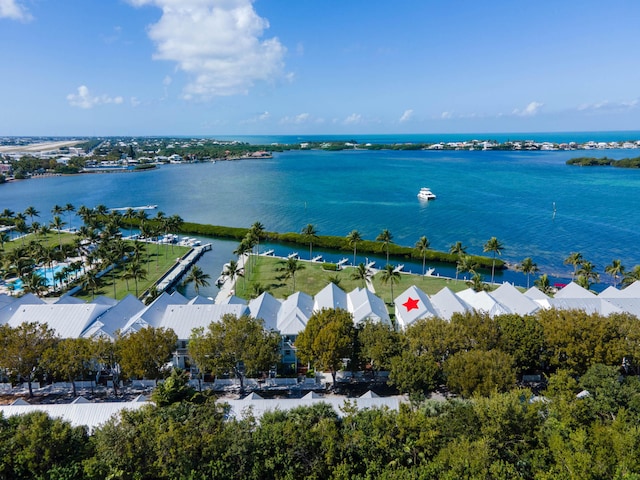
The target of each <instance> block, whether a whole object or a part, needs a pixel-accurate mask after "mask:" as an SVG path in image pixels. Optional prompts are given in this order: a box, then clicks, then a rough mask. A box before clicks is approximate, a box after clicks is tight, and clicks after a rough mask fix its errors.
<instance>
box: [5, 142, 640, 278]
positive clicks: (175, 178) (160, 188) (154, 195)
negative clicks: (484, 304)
mask: <svg viewBox="0 0 640 480" xmlns="http://www.w3.org/2000/svg"><path fill="white" fill-rule="evenodd" d="M635 153H636V151H633V150H630V151H628V150H625V151H623V150H607V151H606V152H600V151H599V152H593V151H592V152H575V151H574V152H564V151H551V152H492V151H486V152H483V151H473V152H469V151H445V152H438V151H416V152H399V151H343V152H324V151H304V152H285V153H282V154H276V155H275V156H274V158H273V159H263V160H245V161H236V162H222V161H218V162H216V163H215V164H212V163H203V164H187V165H167V166H163V167H161V168H159V169H157V170H155V171H150V172H140V173H118V174H92V175H77V176H66V177H48V178H39V179H32V180H28V181H21V182H12V183H9V184H5V185H1V186H0V209H4V208H10V209H12V210H14V211H24V210H25V208H27V207H28V206H30V205H33V206H34V207H35V208H36V209H37V210H39V211H40V212H41V213H40V218H39V219H37V220H38V221H40V222H43V221H47V220H49V219H50V218H51V214H50V210H51V208H52V207H53V205H55V204H60V205H65V204H66V203H72V204H73V205H75V206H76V207H79V206H80V205H86V206H89V207H94V206H96V205H98V204H105V205H106V206H107V207H110V208H113V207H126V206H139V205H145V204H158V209H159V210H162V211H163V212H165V213H166V214H168V215H171V214H178V215H180V216H181V217H182V218H184V219H185V220H189V221H194V222H199V223H210V224H215V225H228V226H238V227H249V226H250V225H251V224H252V223H253V222H255V221H260V222H262V223H263V224H264V226H265V227H266V229H267V230H271V231H279V232H284V231H296V232H298V231H300V230H301V229H302V227H303V226H305V225H306V224H308V223H312V224H314V225H315V226H316V228H317V231H318V233H319V234H321V235H338V236H345V235H346V234H347V233H348V232H349V231H351V230H353V229H357V230H359V231H360V232H361V234H362V236H363V237H364V238H366V239H374V238H375V237H376V236H377V235H378V234H379V233H380V231H381V230H382V229H385V228H387V229H389V230H390V231H391V233H392V234H393V237H394V242H395V243H397V244H400V245H413V244H414V243H415V242H416V241H417V240H418V238H419V237H420V236H422V235H426V236H427V237H428V238H429V240H430V241H431V245H432V248H435V249H438V250H448V249H449V247H450V246H451V245H452V244H453V243H455V242H457V241H461V242H462V243H463V244H464V245H465V246H467V251H468V252H469V253H473V254H482V246H483V244H484V243H485V242H486V241H487V240H488V239H489V238H490V237H492V236H496V237H497V238H498V239H499V240H500V241H501V242H502V243H503V244H504V246H505V249H504V251H503V254H502V258H503V259H505V260H507V261H508V262H510V263H514V264H515V263H519V262H520V261H521V260H522V259H523V258H525V257H527V256H530V257H532V258H533V260H534V261H535V262H536V263H537V264H538V266H539V267H540V269H541V270H542V271H543V272H545V273H549V274H551V275H553V276H554V277H565V278H566V277H567V276H568V275H570V271H571V267H568V266H566V265H563V260H564V259H565V258H566V257H567V256H568V255H569V254H570V253H571V252H574V251H579V252H581V253H582V255H583V257H584V258H585V259H586V260H589V261H591V262H593V263H594V264H595V265H596V267H597V269H598V271H600V272H603V270H604V267H605V266H606V265H608V264H610V263H611V261H612V260H613V259H616V258H619V259H621V260H622V262H623V264H624V265H625V266H626V267H627V268H631V267H633V266H634V265H636V264H640V252H638V250H637V248H636V247H637V245H638V243H639V242H638V240H639V236H640V233H639V226H640V195H639V192H640V171H638V170H630V169H617V168H610V167H593V168H581V167H570V166H567V165H565V161H566V160H567V159H569V158H572V157H575V156H579V155H584V154H590V155H596V156H604V155H605V154H606V155H607V156H609V157H612V158H618V159H619V158H624V157H630V156H637V155H635ZM423 186H427V187H430V188H431V189H432V190H433V192H434V193H435V194H436V195H437V196H438V199H437V200H435V201H431V202H429V203H424V202H420V201H419V200H418V199H417V197H416V194H417V192H418V190H419V189H420V188H421V187H423ZM554 204H555V215H554ZM150 214H151V215H153V214H155V212H153V211H152V212H150ZM63 220H65V221H68V216H67V215H64V216H63ZM79 223H80V220H79V219H78V218H77V217H75V218H73V219H72V224H75V226H77V225H79ZM216 243H217V242H216ZM215 250H216V248H215V247H214V251H215ZM222 250H223V251H224V255H225V258H224V261H228V260H229V258H230V257H229V255H228V253H230V252H231V251H232V250H233V248H232V247H231V246H225V247H223V248H222ZM300 254H301V256H302V258H306V257H307V256H308V250H307V251H306V253H305V251H304V249H302V250H300ZM341 256H349V255H348V254H345V255H341ZM359 260H361V259H359ZM215 263H216V264H215V265H214V266H212V267H211V268H212V269H213V270H214V271H211V272H210V273H211V276H212V277H213V279H214V280H215V278H217V275H218V273H219V270H220V268H218V265H217V263H219V262H215ZM222 263H224V262H222ZM220 267H221V264H220ZM412 270H413V271H419V270H420V268H418V267H416V266H414V267H413V268H412ZM438 271H441V270H440V269H438ZM441 273H442V274H451V273H452V272H447V271H441ZM515 278H516V277H513V274H507V275H506V276H505V277H504V279H508V280H513V279H515ZM497 279H498V280H500V279H501V278H500V277H499V278H497ZM602 279H603V280H604V281H608V280H609V279H608V278H607V276H606V275H604V274H603V275H602ZM516 281H517V282H518V283H520V284H522V277H520V279H519V281H518V280H516ZM525 282H526V280H525Z"/></svg>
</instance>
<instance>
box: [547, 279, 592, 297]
mask: <svg viewBox="0 0 640 480" xmlns="http://www.w3.org/2000/svg"><path fill="white" fill-rule="evenodd" d="M554 298H596V295H595V294H594V293H592V292H590V291H589V290H587V289H586V288H582V287H581V286H580V285H578V284H577V283H575V282H571V283H569V284H568V285H567V286H566V287H563V288H561V289H560V291H558V293H556V294H555V295H554Z"/></svg>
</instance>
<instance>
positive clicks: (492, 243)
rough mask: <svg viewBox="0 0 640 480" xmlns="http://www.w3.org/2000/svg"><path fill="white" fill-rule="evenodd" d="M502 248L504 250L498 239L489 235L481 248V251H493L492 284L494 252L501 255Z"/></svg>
mask: <svg viewBox="0 0 640 480" xmlns="http://www.w3.org/2000/svg"><path fill="white" fill-rule="evenodd" d="M502 250H504V245H502V243H501V242H500V240H498V239H497V238H496V237H491V238H490V239H489V240H487V243H485V244H484V247H483V249H482V251H483V252H492V253H493V262H492V263H491V284H492V285H493V275H494V273H495V269H496V253H497V254H498V255H502Z"/></svg>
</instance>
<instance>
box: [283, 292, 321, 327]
mask: <svg viewBox="0 0 640 480" xmlns="http://www.w3.org/2000/svg"><path fill="white" fill-rule="evenodd" d="M312 313H313V298H311V296H309V295H307V294H306V293H303V292H296V293H294V294H293V295H291V296H289V298H287V299H286V300H285V301H284V302H282V306H281V307H280V311H279V312H278V330H279V331H280V334H282V335H298V334H299V333H300V332H301V331H302V330H304V327H306V325H307V322H308V321H309V317H311V315H312Z"/></svg>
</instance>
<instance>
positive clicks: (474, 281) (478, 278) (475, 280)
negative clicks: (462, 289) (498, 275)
mask: <svg viewBox="0 0 640 480" xmlns="http://www.w3.org/2000/svg"><path fill="white" fill-rule="evenodd" d="M467 285H469V287H471V288H472V289H473V290H474V291H476V292H484V291H486V290H489V285H487V284H486V283H484V282H483V280H482V275H480V274H479V273H477V272H475V273H474V274H473V276H472V277H471V280H469V281H468V282H467Z"/></svg>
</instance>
